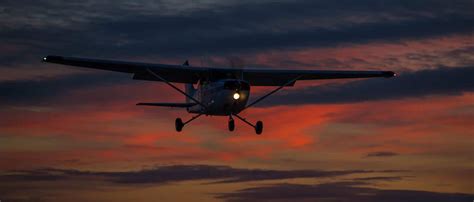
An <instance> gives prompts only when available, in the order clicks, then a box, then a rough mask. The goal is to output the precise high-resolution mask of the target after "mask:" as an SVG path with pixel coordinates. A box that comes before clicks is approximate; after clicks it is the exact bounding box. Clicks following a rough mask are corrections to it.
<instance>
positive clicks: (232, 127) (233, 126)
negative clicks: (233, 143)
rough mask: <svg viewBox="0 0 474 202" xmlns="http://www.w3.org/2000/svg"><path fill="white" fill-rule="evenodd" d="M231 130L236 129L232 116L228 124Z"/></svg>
mask: <svg viewBox="0 0 474 202" xmlns="http://www.w3.org/2000/svg"><path fill="white" fill-rule="evenodd" d="M228 128H229V131H234V130H235V121H234V119H233V118H232V116H229V124H228Z"/></svg>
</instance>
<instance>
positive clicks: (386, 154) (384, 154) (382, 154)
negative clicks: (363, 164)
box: [366, 151, 398, 157]
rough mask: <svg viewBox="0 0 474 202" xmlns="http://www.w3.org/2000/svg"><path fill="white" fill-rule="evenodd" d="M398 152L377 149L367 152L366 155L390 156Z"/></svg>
mask: <svg viewBox="0 0 474 202" xmlns="http://www.w3.org/2000/svg"><path fill="white" fill-rule="evenodd" d="M397 155H398V153H395V152H390V151H379V152H371V153H368V154H367V156H366V157H391V156H397Z"/></svg>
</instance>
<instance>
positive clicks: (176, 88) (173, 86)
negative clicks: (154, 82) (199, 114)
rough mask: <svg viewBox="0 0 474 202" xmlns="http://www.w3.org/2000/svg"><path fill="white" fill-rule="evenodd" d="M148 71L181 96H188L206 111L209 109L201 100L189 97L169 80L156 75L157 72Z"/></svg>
mask: <svg viewBox="0 0 474 202" xmlns="http://www.w3.org/2000/svg"><path fill="white" fill-rule="evenodd" d="M146 71H147V72H148V73H150V74H151V75H153V76H154V77H156V78H157V79H159V80H161V81H163V82H165V83H166V84H168V85H169V86H170V87H171V88H173V89H175V90H176V91H178V92H180V93H181V94H183V95H184V96H186V97H187V98H189V99H191V100H192V101H194V102H196V103H197V104H199V105H201V106H202V107H203V108H204V109H207V106H206V105H204V104H203V103H202V102H200V101H199V100H196V99H195V98H193V96H191V95H188V94H187V93H185V92H184V91H182V90H181V89H179V88H178V87H176V86H175V85H173V84H172V83H171V82H169V81H168V80H166V79H164V78H163V77H161V76H160V75H158V74H156V73H155V72H153V71H151V70H150V69H149V68H146Z"/></svg>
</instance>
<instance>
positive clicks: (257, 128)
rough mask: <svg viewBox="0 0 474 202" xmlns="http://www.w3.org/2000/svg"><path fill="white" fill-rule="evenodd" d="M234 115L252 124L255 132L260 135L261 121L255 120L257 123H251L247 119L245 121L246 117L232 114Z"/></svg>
mask: <svg viewBox="0 0 474 202" xmlns="http://www.w3.org/2000/svg"><path fill="white" fill-rule="evenodd" d="M234 116H235V117H237V118H239V119H240V120H242V121H243V122H244V123H246V124H248V125H250V126H252V127H253V128H254V129H255V133H257V135H260V134H262V132H263V122H262V121H257V123H256V124H255V125H253V124H252V123H250V122H249V121H247V119H245V118H242V117H241V116H239V115H238V114H234Z"/></svg>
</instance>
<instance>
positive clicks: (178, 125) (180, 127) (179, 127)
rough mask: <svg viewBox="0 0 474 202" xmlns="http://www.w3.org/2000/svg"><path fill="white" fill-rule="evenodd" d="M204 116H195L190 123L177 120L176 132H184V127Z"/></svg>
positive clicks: (175, 124)
mask: <svg viewBox="0 0 474 202" xmlns="http://www.w3.org/2000/svg"><path fill="white" fill-rule="evenodd" d="M201 115H202V114H198V115H196V116H193V118H191V119H189V120H188V121H186V122H184V123H183V120H181V118H176V121H175V122H174V126H175V128H176V131H177V132H181V131H182V130H183V127H184V126H185V125H186V124H188V123H190V122H191V121H193V120H194V119H197V118H198V117H200V116H201Z"/></svg>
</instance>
